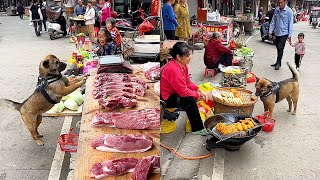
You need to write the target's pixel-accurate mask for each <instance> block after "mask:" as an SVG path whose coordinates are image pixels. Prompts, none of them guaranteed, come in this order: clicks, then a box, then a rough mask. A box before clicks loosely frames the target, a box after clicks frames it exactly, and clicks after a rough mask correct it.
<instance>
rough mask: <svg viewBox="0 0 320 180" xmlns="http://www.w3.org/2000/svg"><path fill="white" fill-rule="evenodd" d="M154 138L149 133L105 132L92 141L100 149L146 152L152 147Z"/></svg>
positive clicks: (92, 144) (94, 146) (119, 151)
mask: <svg viewBox="0 0 320 180" xmlns="http://www.w3.org/2000/svg"><path fill="white" fill-rule="evenodd" d="M152 143H153V140H152V138H151V137H149V136H148V135H142V134H127V135H111V134H104V135H102V136H99V137H98V138H96V139H95V140H93V141H92V143H91V146H92V147H93V148H95V149H97V150H99V151H105V152H115V153H133V152H145V151H148V150H149V149H151V147H152Z"/></svg>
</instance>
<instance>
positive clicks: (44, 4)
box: [39, 0, 48, 31]
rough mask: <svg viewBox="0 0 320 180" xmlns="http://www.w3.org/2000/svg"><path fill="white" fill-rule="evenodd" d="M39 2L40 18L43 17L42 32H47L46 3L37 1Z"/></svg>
mask: <svg viewBox="0 0 320 180" xmlns="http://www.w3.org/2000/svg"><path fill="white" fill-rule="evenodd" d="M39 2H40V4H39V5H40V9H41V13H42V17H43V20H42V23H43V27H44V30H45V31H47V24H46V23H47V19H48V17H47V8H46V2H43V1H42V0H40V1H39Z"/></svg>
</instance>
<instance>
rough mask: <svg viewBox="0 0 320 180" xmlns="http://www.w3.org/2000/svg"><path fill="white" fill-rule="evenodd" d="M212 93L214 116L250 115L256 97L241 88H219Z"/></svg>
mask: <svg viewBox="0 0 320 180" xmlns="http://www.w3.org/2000/svg"><path fill="white" fill-rule="evenodd" d="M215 91H216V92H214V93H213V100H214V114H220V113H230V112H232V113H239V114H242V115H251V114H252V112H253V109H254V105H255V103H256V101H257V97H256V96H254V95H253V94H252V92H251V91H249V90H246V89H242V88H228V87H224V88H219V89H218V90H215Z"/></svg>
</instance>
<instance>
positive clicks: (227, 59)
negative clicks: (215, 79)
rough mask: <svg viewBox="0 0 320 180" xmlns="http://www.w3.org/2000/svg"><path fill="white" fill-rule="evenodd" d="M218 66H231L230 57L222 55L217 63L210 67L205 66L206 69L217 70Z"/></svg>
mask: <svg viewBox="0 0 320 180" xmlns="http://www.w3.org/2000/svg"><path fill="white" fill-rule="evenodd" d="M219 64H222V65H225V66H231V65H232V56H228V55H226V54H222V55H221V56H220V57H219V60H218V62H217V63H216V64H215V65H214V66H213V67H212V66H207V65H206V64H205V65H206V66H207V68H208V69H216V68H218V66H219Z"/></svg>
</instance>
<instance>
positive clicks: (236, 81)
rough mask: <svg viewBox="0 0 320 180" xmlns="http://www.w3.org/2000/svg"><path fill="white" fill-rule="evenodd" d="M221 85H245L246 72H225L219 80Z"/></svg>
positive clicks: (242, 86)
mask: <svg viewBox="0 0 320 180" xmlns="http://www.w3.org/2000/svg"><path fill="white" fill-rule="evenodd" d="M220 85H221V86H222V87H241V88H244V87H245V86H246V74H225V76H223V77H222V79H221V81H220Z"/></svg>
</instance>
